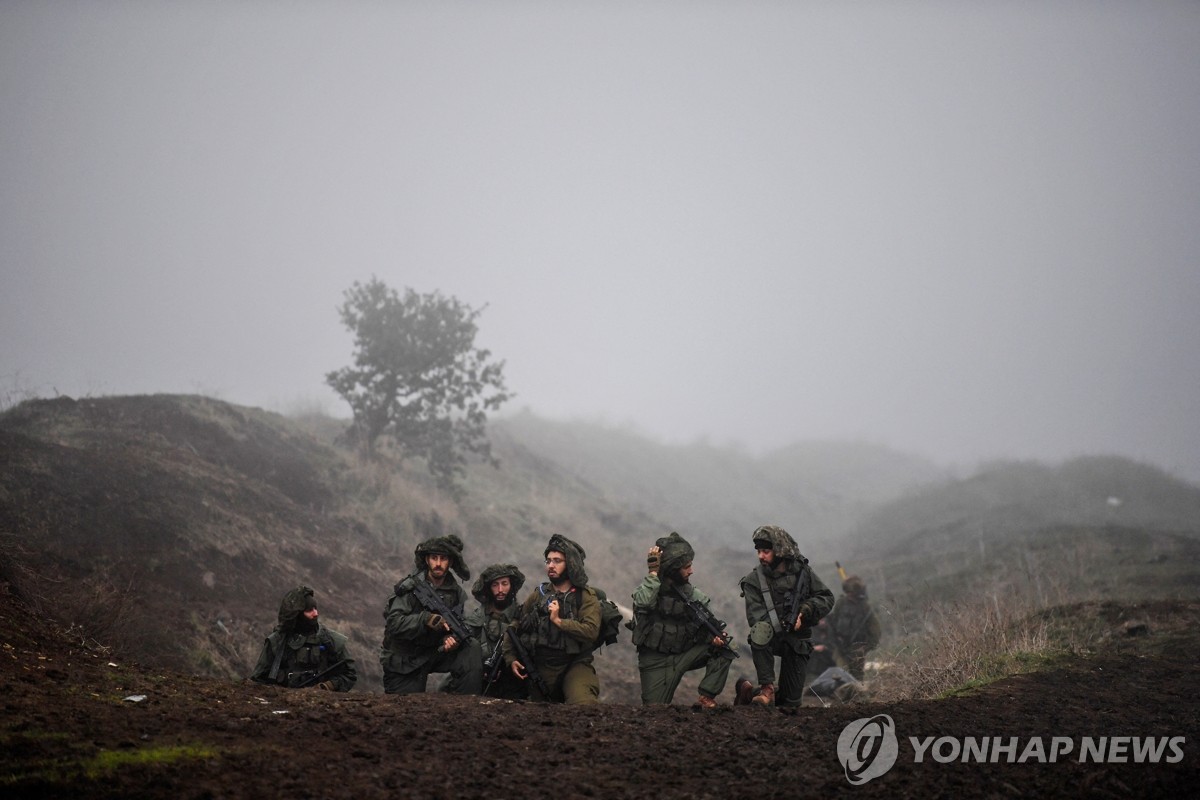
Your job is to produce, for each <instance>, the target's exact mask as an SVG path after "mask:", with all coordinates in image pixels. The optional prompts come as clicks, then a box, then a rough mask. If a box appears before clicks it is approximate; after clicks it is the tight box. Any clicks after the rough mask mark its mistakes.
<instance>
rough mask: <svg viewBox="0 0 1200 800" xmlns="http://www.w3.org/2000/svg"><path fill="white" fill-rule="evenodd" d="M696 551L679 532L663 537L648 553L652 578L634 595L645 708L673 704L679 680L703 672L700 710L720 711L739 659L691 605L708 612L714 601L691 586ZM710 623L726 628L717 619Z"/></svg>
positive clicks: (647, 577)
mask: <svg viewBox="0 0 1200 800" xmlns="http://www.w3.org/2000/svg"><path fill="white" fill-rule="evenodd" d="M693 558H695V551H694V550H693V549H692V546H691V545H690V544H688V542H687V540H686V539H684V538H683V537H682V536H680V535H679V534H678V533H671V535H670V536H667V537H664V538H662V539H659V540H658V541H657V542H655V543H654V546H653V547H651V548H650V551H649V553H647V555H646V566H647V567H648V572H649V574H648V575H646V577H645V579H644V580H643V581H642V585H641V586H639V587H638V588H637V590H636V591H635V592H634V593H633V619H634V626H633V643H634V645H636V646H637V652H638V673H639V674H640V676H641V680H642V705H650V704H651V703H670V702H671V699H672V698H673V697H674V696H675V690H676V689H677V688H678V687H679V682H680V680H682V679H683V676H684V675H685V674H687V673H688V672H689V671H691V670H694V669H700V668H702V667H703V668H704V679H703V680H702V681H701V682H700V697H699V698H698V699H697V700H696V703H695V707H697V708H716V707H717V701H716V697H717V695H719V694H720V693H721V691H722V690H723V689H724V688H725V680H726V678H728V677H729V665H730V662H731V661H732V660H733V659H734V658H736V657H737V654H736V652H735V651H733V650H731V649H730V647H729V641H728V637H727V636H718V635H715V634H714V633H713V632H712V631H711V630H710V629H709V628H708V627H706V626H705V625H703V624H702V623H701V622H700V621H699V619H698V618H697V616H696V613H695V612H693V611H692V610H691V609H690V608H689V607H688V603H689V602H692V603H698V604H699V605H700V606H702V607H703V609H704V611H705V612H706V613H707V609H708V604H709V602H710V601H709V598H708V597H707V596H705V594H704V593H703V592H701V591H700V590H699V589H696V588H695V587H693V586H692V584H691V576H692V559H693ZM711 622H712V623H713V624H714V625H715V626H717V627H719V628H724V626H725V623H723V622H721V621H720V620H717V619H715V618H712V619H711Z"/></svg>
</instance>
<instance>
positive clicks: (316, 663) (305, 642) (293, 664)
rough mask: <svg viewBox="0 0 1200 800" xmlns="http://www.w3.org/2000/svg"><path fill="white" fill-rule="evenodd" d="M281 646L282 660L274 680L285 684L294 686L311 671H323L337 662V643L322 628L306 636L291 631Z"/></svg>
mask: <svg viewBox="0 0 1200 800" xmlns="http://www.w3.org/2000/svg"><path fill="white" fill-rule="evenodd" d="M276 636H278V634H276ZM280 638H283V637H280ZM276 646H278V640H277V642H276ZM282 646H283V648H284V650H283V661H282V663H281V665H280V670H279V677H278V678H277V679H276V680H277V681H278V682H279V683H282V684H285V685H287V686H295V685H297V684H299V683H301V682H302V681H303V680H305V678H307V677H308V676H309V675H311V674H312V673H314V672H323V671H324V670H326V669H328V668H329V667H332V666H333V665H334V664H335V663H337V644H336V643H335V642H334V641H333V637H332V636H330V635H329V632H328V631H326V630H325V629H324V628H322V629H320V630H319V631H317V632H316V633H313V634H309V635H308V636H304V635H302V634H299V633H293V634H291V635H290V636H288V637H287V638H286V639H285V640H284V641H283V643H282Z"/></svg>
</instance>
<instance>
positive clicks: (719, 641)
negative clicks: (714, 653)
mask: <svg viewBox="0 0 1200 800" xmlns="http://www.w3.org/2000/svg"><path fill="white" fill-rule="evenodd" d="M728 642H729V640H728V639H726V638H725V637H724V636H714V637H713V640H712V646H713V647H724V646H725V645H726V644H728Z"/></svg>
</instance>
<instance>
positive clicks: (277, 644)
mask: <svg viewBox="0 0 1200 800" xmlns="http://www.w3.org/2000/svg"><path fill="white" fill-rule="evenodd" d="M313 608H316V606H315V605H314V603H313V590H312V589H310V588H308V587H307V586H298V587H296V588H295V589H292V590H291V591H290V592H288V593H287V594H285V595H284V596H283V601H282V602H281V603H280V604H279V624H278V625H276V626H275V630H273V631H271V634H270V635H269V636H267V638H266V640H265V641H264V642H263V648H262V652H261V653H260V654H259V656H258V663H257V664H256V665H255V667H254V672H253V673H251V675H250V680H252V681H256V682H258V683H268V684H275V685H278V686H287V687H289V688H295V687H296V686H298V685H299V684H300V683H302V682H304V681H306V680H308V679H309V678H311V677H312V676H314V675H316V674H319V673H321V672H324V671H325V670H327V669H329V668H330V667H332V666H333V665H334V664H337V663H338V662H339V661H341V662H345V663H343V664H342V666H341V667H340V668H339V669H338V670H336V671H335V673H334V674H331V675H328V676H326V677H325V678H323V679H322V680H321V683H322V684H324V683H326V682H328V683H330V684H332V688H333V690H334V691H338V692H348V691H350V688H351V687H353V686H354V683H355V681H356V680H358V674H357V673H356V672H355V670H354V659H352V658H350V656H349V655H347V653H346V637H345V636H342V635H341V634H340V633H337V632H336V631H332V630H330V629H329V628H326V627H325V626H324V625H322V624H321V623H320V622H319V621H318V620H308V619H305V617H304V612H305V611H310V610H312V609H313ZM281 651H282V655H281V656H280V653H281ZM277 656H279V657H280V658H279V666H278V668H276V667H275V659H276V657H277ZM272 670H274V671H275V676H274V677H272V676H271V673H272Z"/></svg>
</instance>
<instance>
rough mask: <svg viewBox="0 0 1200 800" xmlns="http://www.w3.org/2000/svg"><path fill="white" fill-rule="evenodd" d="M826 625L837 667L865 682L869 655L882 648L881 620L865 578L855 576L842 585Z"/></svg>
mask: <svg viewBox="0 0 1200 800" xmlns="http://www.w3.org/2000/svg"><path fill="white" fill-rule="evenodd" d="M826 621H827V622H828V623H829V629H830V638H831V639H832V640H833V644H834V658H835V659H836V661H837V665H838V666H839V667H842V668H843V669H845V670H846V671H847V672H849V673H850V674H851V675H853V676H854V677H855V679H856V680H860V681H861V680H862V679H863V667H864V665H865V664H866V660H867V651H868V650H874V649H875V648H876V647H877V646H878V645H879V636H880V626H879V617H878V616H877V615H876V614H875V609H873V608H871V604H870V602H868V601H867V585H866V584H865V583H864V582H863V579H862V578H860V577H858V576H857V575H851V576H850V577H849V578H847V579H846V580H845V581H843V582H842V596H841V597H839V598H838V601H837V603H836V604H835V605H834V607H833V611H831V612H829V616H828V617H827V618H826Z"/></svg>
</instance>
